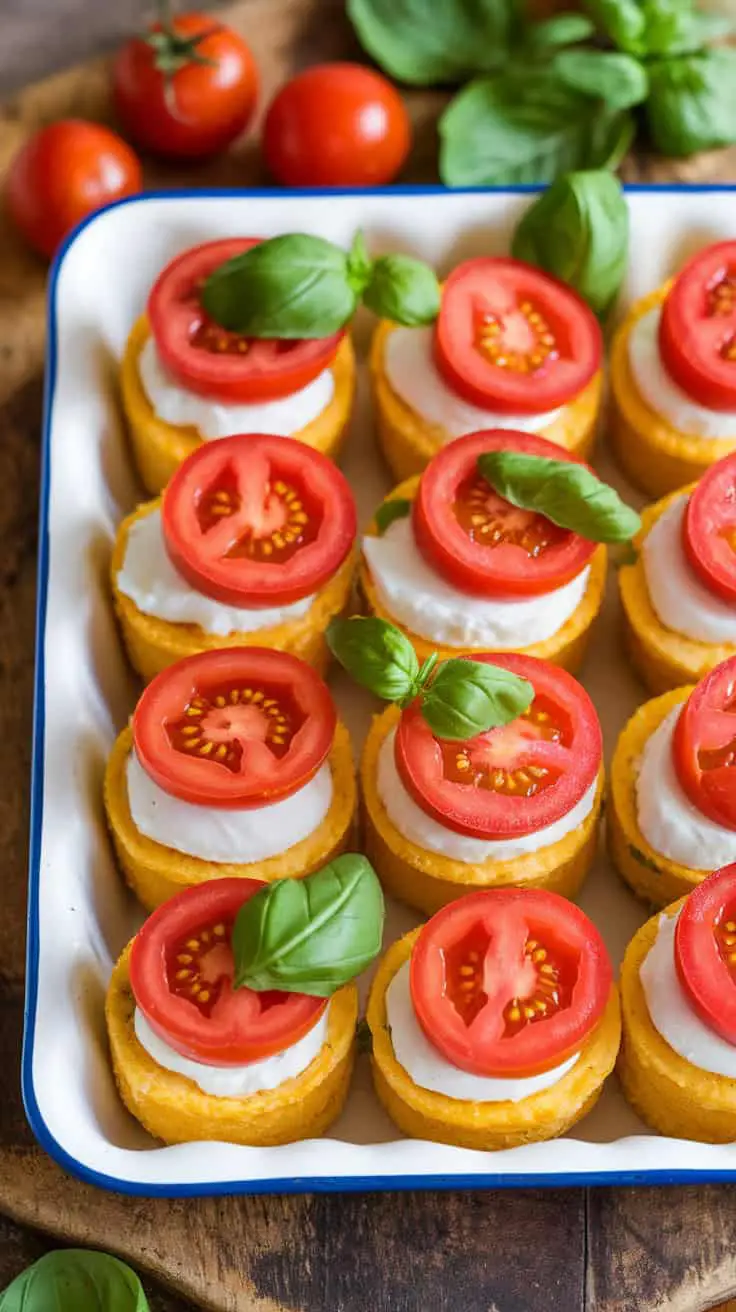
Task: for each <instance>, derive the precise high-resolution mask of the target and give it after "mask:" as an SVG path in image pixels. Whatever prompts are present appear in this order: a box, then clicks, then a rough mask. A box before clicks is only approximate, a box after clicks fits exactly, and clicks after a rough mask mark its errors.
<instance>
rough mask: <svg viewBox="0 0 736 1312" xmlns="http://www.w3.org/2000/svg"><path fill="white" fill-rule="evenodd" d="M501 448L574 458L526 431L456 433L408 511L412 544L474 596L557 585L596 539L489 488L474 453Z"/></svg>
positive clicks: (527, 592) (578, 566) (521, 593)
mask: <svg viewBox="0 0 736 1312" xmlns="http://www.w3.org/2000/svg"><path fill="white" fill-rule="evenodd" d="M499 450H500V451H521V452H523V453H524V454H526V455H533V456H545V457H547V458H548V459H550V460H570V461H572V460H574V457H573V456H571V455H570V454H569V452H567V451H563V450H561V449H560V448H559V447H557V446H555V444H554V443H553V442H548V441H547V440H546V439H545V438H543V437H536V436H535V435H534V434H532V433H517V432H514V431H512V430H507V429H502V428H493V429H488V430H487V431H485V432H480V433H468V434H467V435H466V436H465V437H459V438H458V439H457V440H456V441H455V442H451V443H450V444H449V445H448V446H446V447H443V448H442V450H441V451H439V452H438V454H437V455H436V456H434V457H433V459H432V460H431V461H430V463H429V464H428V466H427V468H426V469H425V471H424V473H423V474H422V476H421V478H420V480H419V487H418V489H417V495H416V498H415V501H414V506H413V512H412V516H413V517H412V523H413V529H414V538H415V540H416V544H417V546H418V548H419V550H420V551H421V553H422V555H423V556H424V558H425V560H426V561H427V563H428V564H429V565H431V566H432V568H433V569H435V570H437V572H438V573H439V574H441V575H442V577H443V578H446V579H447V581H448V582H449V583H451V584H452V586H453V587H455V588H457V589H458V590H459V591H460V592H468V593H470V594H471V595H472V596H477V597H507V596H508V597H526V596H536V595H538V594H540V593H545V592H551V591H552V589H553V588H561V587H562V586H563V585H564V584H565V583H569V581H570V580H571V579H573V578H575V577H576V576H577V575H578V574H579V573H580V572H581V570H583V569H584V568H585V566H586V565H587V564H588V561H589V560H590V558H591V556H592V555H593V553H594V551H595V549H596V544H595V542H589V541H588V540H587V538H582V537H580V535H579V534H578V533H572V532H570V530H569V529H564V528H559V527H558V526H557V525H556V524H553V523H552V521H551V520H549V519H546V518H545V516H544V515H538V514H536V512H534V511H531V510H520V509H518V507H516V506H512V505H511V504H510V503H509V502H508V501H505V500H504V498H503V497H501V496H499V495H498V493H497V492H494V490H493V488H492V487H491V485H490V483H488V482H487V481H486V479H485V478H484V477H483V475H482V474H481V473H480V471H479V470H478V457H479V456H481V455H483V454H484V453H486V452H488V451H499Z"/></svg>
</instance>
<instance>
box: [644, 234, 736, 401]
mask: <svg viewBox="0 0 736 1312" xmlns="http://www.w3.org/2000/svg"><path fill="white" fill-rule="evenodd" d="M659 350H660V354H661V356H662V362H663V364H664V366H665V368H666V370H667V372H668V373H669V374H670V376H671V377H672V378H673V379H674V381H675V382H676V383H677V384H678V386H680V387H681V388H682V389H683V391H685V392H687V393H688V395H689V396H691V397H692V398H693V400H694V401H698V402H699V403H700V405H704V406H707V407H708V409H709V410H736V241H723V242H718V243H717V244H716V245H714V246H708V247H706V249H705V250H703V251H700V252H699V253H698V254H697V255H695V256H693V258H692V259H691V260H688V262H687V264H686V265H685V267H684V268H683V269H682V270H681V272H680V273H679V274H678V276H677V278H676V279H675V282H674V283H673V285H672V287H671V289H670V291H669V293H668V295H667V299H666V300H665V302H664V305H663V306H662V313H661V316H660V320H659Z"/></svg>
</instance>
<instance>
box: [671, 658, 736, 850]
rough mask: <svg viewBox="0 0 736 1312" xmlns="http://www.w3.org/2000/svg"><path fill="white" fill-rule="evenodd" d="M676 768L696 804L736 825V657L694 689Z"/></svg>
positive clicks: (678, 740)
mask: <svg viewBox="0 0 736 1312" xmlns="http://www.w3.org/2000/svg"><path fill="white" fill-rule="evenodd" d="M673 753H674V762H675V769H676V771H677V774H678V777H679V780H680V783H681V784H682V786H683V788H684V789H685V792H686V793H687V795H688V797H689V798H690V801H691V802H692V804H693V806H697V808H698V810H699V811H702V813H703V815H707V816H708V817H709V818H710V819H711V820H714V821H715V822H716V824H719V825H723V826H724V828H726V829H736V656H732V657H731V658H730V660H727V661H723V663H722V664H721V665H717V666H716V668H715V669H714V670H711V672H710V674H707V675H706V676H705V678H704V679H701V680H700V683H699V684H698V685H697V687H696V688H694V689H693V691H692V692H691V693H690V696H689V697H688V699H687V701H686V702H685V705H684V706H683V708H682V710H681V712H680V717H679V719H678V721H677V725H676V727H675V734H674V739H673Z"/></svg>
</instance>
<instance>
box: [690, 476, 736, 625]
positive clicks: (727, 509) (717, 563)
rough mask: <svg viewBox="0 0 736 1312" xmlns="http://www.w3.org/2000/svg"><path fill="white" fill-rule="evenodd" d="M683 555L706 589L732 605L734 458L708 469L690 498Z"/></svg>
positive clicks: (735, 578)
mask: <svg viewBox="0 0 736 1312" xmlns="http://www.w3.org/2000/svg"><path fill="white" fill-rule="evenodd" d="M682 531H683V543H684V547H685V553H686V555H687V558H688V560H689V561H690V564H691V565H692V567H693V569H694V570H695V573H696V574H698V575H699V576H700V578H701V579H702V581H703V583H704V584H705V586H706V588H710V590H711V592H715V593H717V594H718V596H719V597H723V598H724V599H725V600H726V601H736V454H734V455H732V456H726V458H725V459H724V460H719V461H718V463H717V464H715V465H712V466H711V468H710V469H709V470H708V472H707V474H704V475H703V477H702V478H701V480H700V482H699V483H698V486H697V487H696V488H695V491H694V492H692V493H691V494H690V498H689V500H688V503H687V510H686V511H685V518H684V520H683V523H682Z"/></svg>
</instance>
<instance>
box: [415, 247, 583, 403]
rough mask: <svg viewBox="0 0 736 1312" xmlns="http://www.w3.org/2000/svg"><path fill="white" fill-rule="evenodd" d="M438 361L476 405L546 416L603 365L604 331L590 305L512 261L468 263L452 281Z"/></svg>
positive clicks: (439, 326)
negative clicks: (602, 331) (547, 412)
mask: <svg viewBox="0 0 736 1312" xmlns="http://www.w3.org/2000/svg"><path fill="white" fill-rule="evenodd" d="M434 344H435V360H436V363H437V367H438V369H439V371H440V373H441V374H442V376H443V378H444V379H445V381H446V382H447V384H448V385H449V386H450V387H451V388H452V389H453V390H454V391H455V392H457V393H458V395H459V396H462V397H463V398H464V399H465V400H466V401H470V402H472V404H473V405H478V406H484V407H485V408H486V409H489V408H492V409H495V410H500V411H503V412H505V413H510V414H541V413H543V412H545V411H548V410H554V409H556V408H557V407H558V406H562V405H565V403H566V402H568V401H570V400H572V399H573V398H574V397H576V396H577V395H579V393H580V392H582V390H583V388H584V387H585V386H586V385H587V384H588V383H589V382H590V380H591V378H592V377H593V375H594V374H595V373H597V371H598V370H599V369H600V367H601V360H602V357H603V339H602V336H601V330H600V326H599V324H598V321H597V319H596V317H595V315H594V314H593V312H592V310H591V309H590V308H589V306H587V305H586V303H585V301H583V300H581V298H580V297H579V296H578V295H577V294H576V293H575V292H573V291H572V290H571V288H570V287H567V286H566V285H565V284H564V283H561V282H558V281H557V279H556V278H551V277H550V276H549V274H546V273H542V272H541V270H539V269H535V268H533V267H532V266H531V265H528V264H524V263H522V262H521V261H520V260H512V259H477V260H466V261H465V262H464V263H463V264H460V265H459V266H458V267H457V268H456V269H455V270H454V271H453V272H452V273H451V274H450V277H449V278H448V279H447V281H446V283H445V285H444V289H443V293H442V306H441V309H440V313H439V317H438V319H437V323H436V327H435V337H434Z"/></svg>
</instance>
